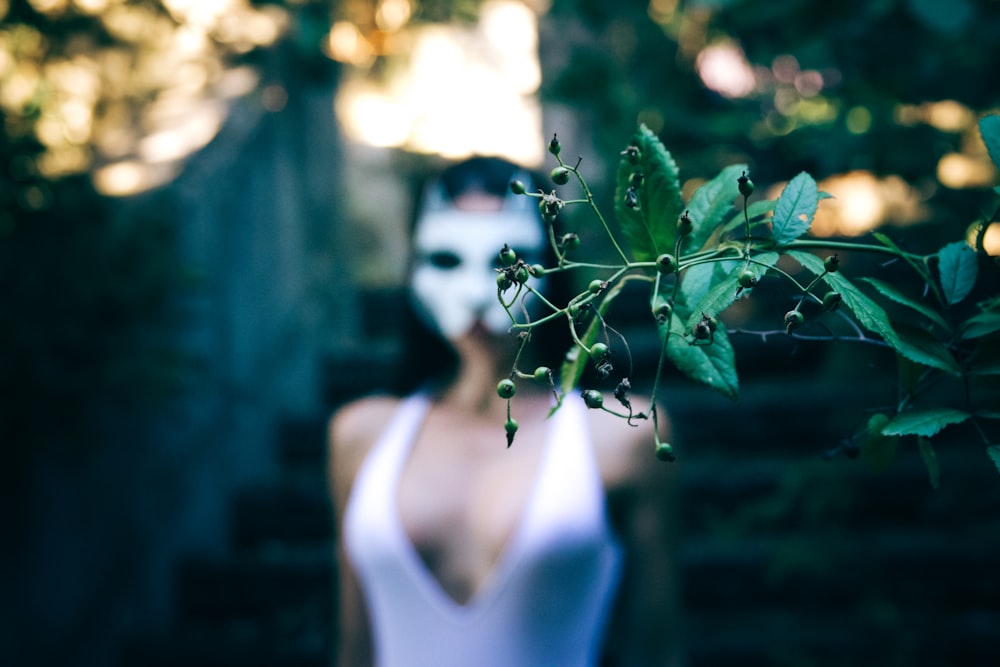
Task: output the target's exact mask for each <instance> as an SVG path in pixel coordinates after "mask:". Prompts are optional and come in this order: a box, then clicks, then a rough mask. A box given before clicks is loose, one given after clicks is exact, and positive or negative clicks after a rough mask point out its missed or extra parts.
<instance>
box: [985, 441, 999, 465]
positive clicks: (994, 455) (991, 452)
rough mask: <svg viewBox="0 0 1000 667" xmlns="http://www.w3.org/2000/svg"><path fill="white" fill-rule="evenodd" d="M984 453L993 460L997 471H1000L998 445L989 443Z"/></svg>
mask: <svg viewBox="0 0 1000 667" xmlns="http://www.w3.org/2000/svg"><path fill="white" fill-rule="evenodd" d="M986 454H987V455H988V456H989V457H990V459H992V460H993V465H995V466H996V467H997V472H1000V445H990V446H989V447H987V448H986Z"/></svg>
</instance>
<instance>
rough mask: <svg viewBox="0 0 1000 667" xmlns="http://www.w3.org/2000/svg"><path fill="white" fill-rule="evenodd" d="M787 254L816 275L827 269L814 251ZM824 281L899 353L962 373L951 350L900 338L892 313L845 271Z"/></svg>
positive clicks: (861, 320) (949, 370) (938, 367)
mask: <svg viewBox="0 0 1000 667" xmlns="http://www.w3.org/2000/svg"><path fill="white" fill-rule="evenodd" d="M787 255H788V256H789V257H792V258H793V259H795V260H796V261H797V262H799V264H801V265H802V266H803V267H805V268H806V269H808V270H809V271H812V272H813V273H815V274H816V275H820V274H821V273H823V271H824V270H825V269H824V267H823V260H821V259H820V258H819V257H817V256H816V255H813V254H812V253H808V252H802V251H799V250H790V251H788V252H787ZM823 280H824V281H826V283H827V284H828V285H829V286H830V287H831V288H832V289H834V290H836V291H838V292H840V296H841V298H842V303H843V304H844V306H846V307H847V308H848V309H849V310H850V311H851V313H853V314H854V317H856V318H857V320H858V322H859V323H860V324H861V326H863V327H864V328H865V329H868V330H869V331H871V332H873V333H875V334H878V335H879V336H881V337H882V339H883V340H884V341H885V342H886V343H888V344H889V345H890V346H891V347H892V349H894V350H896V352H898V353H899V354H901V355H903V356H904V357H906V358H907V359H910V360H911V361H916V362H917V363H921V364H924V365H926V366H932V367H934V368H937V369H939V370H942V371H945V372H947V373H951V374H953V375H959V374H960V373H961V369H960V368H959V366H958V364H957V363H956V362H955V360H954V358H953V357H952V356H951V354H950V353H948V354H945V355H942V354H941V353H940V352H941V350H940V349H939V348H933V347H932V346H928V345H925V344H924V342H925V341H923V340H922V339H918V338H917V337H916V336H915V335H910V336H908V337H907V338H902V337H900V335H899V334H898V333H897V332H896V330H895V329H894V328H893V326H892V324H890V322H889V316H888V315H887V314H886V312H885V310H883V309H882V307H881V306H879V305H878V304H877V303H875V302H874V301H873V300H872V299H871V298H869V297H868V296H867V295H866V294H864V293H863V292H862V291H861V290H859V289H858V288H857V287H856V286H855V285H854V284H853V283H852V282H851V281H850V280H848V279H847V278H846V277H844V274H843V273H840V272H838V273H828V274H826V276H825V277H824V278H823Z"/></svg>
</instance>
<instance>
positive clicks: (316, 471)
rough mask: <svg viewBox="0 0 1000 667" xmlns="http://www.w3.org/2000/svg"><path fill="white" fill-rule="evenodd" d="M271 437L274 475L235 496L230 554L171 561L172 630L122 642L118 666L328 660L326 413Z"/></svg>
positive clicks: (297, 665) (317, 665) (238, 666)
mask: <svg viewBox="0 0 1000 667" xmlns="http://www.w3.org/2000/svg"><path fill="white" fill-rule="evenodd" d="M278 438H279V441H278V442H279V451H280V454H281V456H280V460H281V465H282V471H281V474H280V475H279V476H278V481H277V482H275V483H273V484H270V485H267V486H261V487H257V488H249V489H246V490H244V491H242V492H240V493H239V494H238V495H237V496H236V497H235V498H234V500H233V511H232V520H231V527H230V536H229V538H230V542H231V547H232V548H231V555H229V556H226V557H224V558H218V559H209V558H204V557H192V558H188V559H186V560H184V561H182V562H181V563H180V564H179V566H178V568H177V572H176V581H175V584H174V590H175V604H174V622H173V624H172V627H171V628H170V629H169V631H168V632H167V633H166V634H165V635H164V636H160V637H156V638H145V639H142V640H138V641H132V642H130V643H129V644H128V645H127V646H126V647H125V649H124V651H123V655H122V658H121V661H120V667H177V666H178V665H184V666H185V667H326V666H327V665H329V664H330V657H329V656H330V654H331V639H332V637H333V632H332V628H333V598H334V583H333V582H334V578H333V571H334V570H333V558H332V557H333V519H332V516H331V511H330V507H329V501H328V499H327V490H326V479H325V469H324V468H325V450H324V440H325V420H324V419H321V418H316V419H298V420H290V421H288V422H286V423H285V424H284V426H283V427H282V428H281V429H280V432H279V436H278Z"/></svg>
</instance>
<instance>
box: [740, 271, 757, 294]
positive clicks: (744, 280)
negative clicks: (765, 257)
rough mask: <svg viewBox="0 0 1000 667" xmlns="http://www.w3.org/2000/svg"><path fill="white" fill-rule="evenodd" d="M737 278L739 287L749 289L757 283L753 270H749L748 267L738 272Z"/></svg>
mask: <svg viewBox="0 0 1000 667" xmlns="http://www.w3.org/2000/svg"><path fill="white" fill-rule="evenodd" d="M737 280H739V281H740V287H742V288H744V289H750V288H751V287H754V286H755V285H756V284H757V276H756V275H754V272H753V271H751V270H750V269H746V270H744V271H743V272H742V273H740V276H739V278H738V279H737Z"/></svg>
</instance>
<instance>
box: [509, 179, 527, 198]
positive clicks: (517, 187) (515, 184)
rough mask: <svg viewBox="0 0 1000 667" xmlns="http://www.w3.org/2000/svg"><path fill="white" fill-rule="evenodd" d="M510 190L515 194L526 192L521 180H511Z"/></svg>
mask: <svg viewBox="0 0 1000 667" xmlns="http://www.w3.org/2000/svg"><path fill="white" fill-rule="evenodd" d="M510 191H511V192H513V193H514V194H516V195H523V194H524V193H525V192H526V188H525V187H524V183H522V182H521V181H511V182H510Z"/></svg>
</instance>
